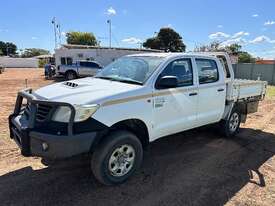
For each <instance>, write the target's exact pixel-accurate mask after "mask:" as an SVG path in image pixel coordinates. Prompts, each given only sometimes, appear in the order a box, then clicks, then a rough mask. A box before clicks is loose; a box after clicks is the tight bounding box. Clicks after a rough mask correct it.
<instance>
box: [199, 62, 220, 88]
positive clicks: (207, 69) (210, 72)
mask: <svg viewBox="0 0 275 206" xmlns="http://www.w3.org/2000/svg"><path fill="white" fill-rule="evenodd" d="M195 61H196V65H197V70H198V76H199V84H209V83H214V82H217V81H219V70H218V65H217V63H216V61H215V60H213V59H204V58H196V59H195Z"/></svg>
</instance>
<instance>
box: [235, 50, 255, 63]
mask: <svg viewBox="0 0 275 206" xmlns="http://www.w3.org/2000/svg"><path fill="white" fill-rule="evenodd" d="M255 61H256V60H255V58H253V57H252V55H251V54H249V53H248V52H244V51H242V52H240V53H239V59H238V62H239V63H255Z"/></svg>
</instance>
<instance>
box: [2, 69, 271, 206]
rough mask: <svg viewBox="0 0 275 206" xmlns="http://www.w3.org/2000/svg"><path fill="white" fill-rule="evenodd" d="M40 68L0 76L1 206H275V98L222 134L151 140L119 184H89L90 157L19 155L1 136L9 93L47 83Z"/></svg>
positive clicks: (201, 133)
mask: <svg viewBox="0 0 275 206" xmlns="http://www.w3.org/2000/svg"><path fill="white" fill-rule="evenodd" d="M42 75H43V70H40V69H7V70H6V71H5V73H3V74H1V75H0V88H1V96H0V205H51V206H52V205H96V206H97V205H108V206H109V205H120V206H123V205H211V206H212V205H224V204H226V205H243V206H248V205H249V206H250V205H266V206H271V205H275V204H274V203H275V157H274V154H275V99H266V100H265V101H263V102H262V103H261V105H260V109H259V112H257V113H255V114H253V115H250V116H249V118H248V121H247V123H246V124H244V125H242V128H241V131H240V133H239V134H238V135H237V136H236V137H235V138H232V139H226V138H222V136H221V135H220V134H219V133H218V132H217V129H216V128H201V129H196V130H192V131H188V132H184V133H180V134H177V135H173V136H169V137H166V138H162V139H160V140H158V141H156V142H153V143H152V144H151V145H150V148H149V150H148V151H146V153H145V157H144V163H143V165H142V168H141V169H140V170H139V171H138V172H137V173H136V174H135V175H134V176H133V177H132V178H131V179H130V180H129V181H128V182H126V183H125V184H122V185H120V186H115V187H107V186H102V185H100V184H99V183H97V182H96V180H95V179H94V177H93V176H92V174H91V172H90V169H89V158H88V157H86V156H82V157H77V158H74V159H71V160H66V161H61V162H54V163H51V164H50V166H46V165H44V164H42V163H41V159H40V158H25V157H22V156H21V155H20V153H19V150H18V149H17V146H16V145H15V143H14V142H12V141H11V140H10V139H9V138H8V127H7V116H8V114H9V113H10V112H11V111H12V109H13V104H14V102H15V98H16V92H17V90H19V89H22V88H24V87H25V79H28V86H29V87H33V88H37V87H40V86H43V85H47V84H50V83H52V81H49V80H44V79H43V76H42Z"/></svg>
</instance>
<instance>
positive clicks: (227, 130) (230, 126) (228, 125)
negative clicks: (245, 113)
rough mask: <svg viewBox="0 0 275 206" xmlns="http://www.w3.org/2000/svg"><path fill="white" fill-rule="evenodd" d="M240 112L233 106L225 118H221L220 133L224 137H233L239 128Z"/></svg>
mask: <svg viewBox="0 0 275 206" xmlns="http://www.w3.org/2000/svg"><path fill="white" fill-rule="evenodd" d="M240 124H241V113H240V111H239V110H238V109H236V108H233V109H232V111H231V114H230V116H229V118H228V119H227V120H223V121H222V122H221V124H220V126H221V129H222V133H223V134H224V135H225V136H226V137H234V136H235V135H236V134H237V133H238V131H239V128H240Z"/></svg>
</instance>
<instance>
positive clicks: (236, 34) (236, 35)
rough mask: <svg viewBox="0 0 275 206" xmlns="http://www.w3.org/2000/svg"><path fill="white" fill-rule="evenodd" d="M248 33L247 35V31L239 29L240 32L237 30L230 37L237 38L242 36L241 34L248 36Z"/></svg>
mask: <svg viewBox="0 0 275 206" xmlns="http://www.w3.org/2000/svg"><path fill="white" fill-rule="evenodd" d="M248 35H249V33H248V32H244V31H240V32H237V33H235V34H233V36H232V37H231V38H232V39H235V38H239V37H242V36H248Z"/></svg>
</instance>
